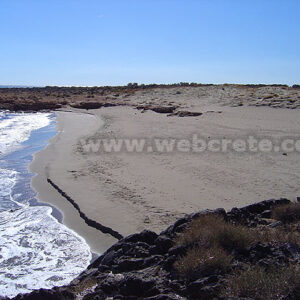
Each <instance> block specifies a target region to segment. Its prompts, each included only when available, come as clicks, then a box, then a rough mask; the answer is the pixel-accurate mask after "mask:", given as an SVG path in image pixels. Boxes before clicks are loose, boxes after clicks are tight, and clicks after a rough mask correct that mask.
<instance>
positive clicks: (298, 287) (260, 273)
mask: <svg viewBox="0 0 300 300" xmlns="http://www.w3.org/2000/svg"><path fill="white" fill-rule="evenodd" d="M292 292H293V293H294V296H295V297H296V299H300V270H299V268H297V267H295V266H293V265H291V266H288V267H286V268H282V269H276V268H272V269H270V270H266V269H265V268H263V267H260V266H253V267H249V268H248V269H246V270H244V271H241V272H236V273H235V274H233V275H230V276H229V277H228V280H227V285H226V289H225V291H224V296H225V297H233V298H236V297H245V298H252V299H261V300H273V299H283V298H284V297H286V295H289V294H290V293H292Z"/></svg>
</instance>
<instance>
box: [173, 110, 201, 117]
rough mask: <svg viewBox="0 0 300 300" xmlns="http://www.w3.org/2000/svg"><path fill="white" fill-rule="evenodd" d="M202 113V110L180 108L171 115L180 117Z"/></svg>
mask: <svg viewBox="0 0 300 300" xmlns="http://www.w3.org/2000/svg"><path fill="white" fill-rule="evenodd" d="M201 115H203V113H202V112H195V111H185V110H180V111H177V112H176V113H172V114H170V116H178V117H198V116H201Z"/></svg>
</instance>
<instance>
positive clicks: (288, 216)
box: [272, 203, 300, 223]
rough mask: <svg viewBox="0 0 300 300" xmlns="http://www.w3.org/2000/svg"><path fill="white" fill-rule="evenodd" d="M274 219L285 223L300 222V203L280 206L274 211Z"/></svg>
mask: <svg viewBox="0 0 300 300" xmlns="http://www.w3.org/2000/svg"><path fill="white" fill-rule="evenodd" d="M272 215H273V218H274V219H275V220H279V221H281V222H283V223H292V222H295V221H300V203H293V204H288V205H283V206H278V207H276V208H275V209H274V210H273V214H272Z"/></svg>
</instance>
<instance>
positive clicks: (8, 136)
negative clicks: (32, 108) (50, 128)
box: [0, 113, 50, 155]
mask: <svg viewBox="0 0 300 300" xmlns="http://www.w3.org/2000/svg"><path fill="white" fill-rule="evenodd" d="M49 116H50V114H47V113H29V114H27V113H26V114H25V113H24V114H16V115H10V114H7V115H6V116H5V118H4V119H2V120H1V122H0V155H1V154H6V153H8V152H12V151H13V150H14V149H16V147H17V146H19V145H20V144H21V143H23V142H24V141H26V140H28V138H29V137H30V134H31V132H32V131H33V130H36V129H39V128H42V127H45V126H47V125H49V124H50V118H49ZM0 117H3V116H0Z"/></svg>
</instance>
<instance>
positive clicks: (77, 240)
mask: <svg viewBox="0 0 300 300" xmlns="http://www.w3.org/2000/svg"><path fill="white" fill-rule="evenodd" d="M50 116H51V114H47V113H34V114H33V113H31V114H9V113H7V112H4V113H3V112H0V295H1V296H8V297H14V296H16V295H17V294H19V293H27V292H30V291H31V290H33V289H38V288H51V287H53V286H60V285H64V284H67V283H69V282H70V281H71V280H72V279H73V278H75V277H76V276H77V275H78V274H79V273H80V272H82V271H83V270H84V269H85V268H86V267H87V266H88V264H89V262H90V260H91V252H90V248H89V246H88V244H87V243H86V242H85V240H84V239H83V238H81V237H80V236H79V235H77V234H76V233H75V232H73V231H72V230H70V229H68V228H67V227H66V226H64V225H63V224H61V223H59V222H58V221H57V220H56V219H55V218H54V217H53V216H52V215H51V212H52V208H51V207H48V206H29V204H28V203H29V200H30V197H31V196H28V195H30V194H31V193H28V190H27V189H30V185H29V180H30V176H24V174H25V173H24V174H23V172H27V171H26V168H21V169H20V168H18V171H17V170H14V167H13V166H14V164H16V166H20V164H23V163H24V162H22V161H15V160H13V161H11V162H10V164H9V166H10V167H7V161H5V160H4V157H7V156H2V160H1V155H3V154H8V153H11V152H13V151H14V150H16V149H19V147H21V146H22V143H23V142H25V141H27V140H28V139H29V138H30V135H31V133H32V131H33V130H37V129H40V128H43V127H45V126H47V125H49V124H50V123H51V118H50ZM41 142H43V141H41ZM26 163H28V161H26ZM20 172H21V173H20ZM26 180H27V181H26ZM17 185H19V186H21V187H23V190H22V189H21V191H22V195H21V196H20V194H16V193H15V194H14V193H13V191H14V187H16V186H17ZM18 193H20V191H18ZM26 197H29V199H26ZM16 199H18V201H16ZM19 201H20V202H19ZM16 208H17V209H16Z"/></svg>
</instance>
